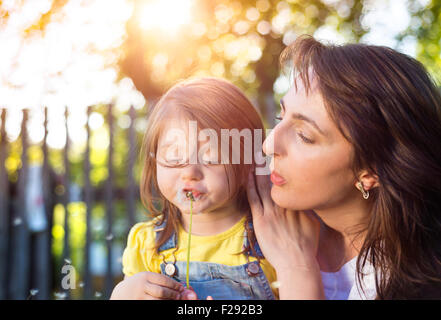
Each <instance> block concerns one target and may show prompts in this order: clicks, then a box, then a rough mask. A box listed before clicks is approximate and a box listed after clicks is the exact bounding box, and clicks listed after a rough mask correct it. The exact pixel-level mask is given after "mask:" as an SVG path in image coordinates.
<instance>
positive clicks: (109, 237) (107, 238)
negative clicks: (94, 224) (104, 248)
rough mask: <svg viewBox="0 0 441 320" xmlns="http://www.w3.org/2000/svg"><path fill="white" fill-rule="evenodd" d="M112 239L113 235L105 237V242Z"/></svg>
mask: <svg viewBox="0 0 441 320" xmlns="http://www.w3.org/2000/svg"><path fill="white" fill-rule="evenodd" d="M113 237H114V236H113V234H109V235H107V236H106V240H107V241H112V239H113Z"/></svg>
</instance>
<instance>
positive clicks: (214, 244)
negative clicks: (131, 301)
mask: <svg viewBox="0 0 441 320" xmlns="http://www.w3.org/2000/svg"><path fill="white" fill-rule="evenodd" d="M245 219H246V217H243V218H242V219H241V220H240V221H239V222H237V223H236V224H235V225H234V226H233V227H231V228H230V229H228V230H226V231H224V232H222V233H219V234H216V235H212V236H197V235H194V234H193V235H192V236H191V245H190V250H191V253H190V255H191V256H190V259H191V261H205V262H212V263H219V264H224V265H228V266H238V265H242V264H245V263H247V262H248V261H247V258H246V255H245V254H243V253H241V254H237V253H239V252H241V251H242V245H243V240H244V232H245V226H244V223H245ZM154 222H155V220H151V221H148V222H140V223H137V224H136V225H134V226H133V227H132V229H131V230H130V232H129V236H128V239H127V247H126V248H125V250H124V254H123V258H122V264H123V273H124V274H125V275H126V276H132V275H134V274H136V273H138V272H143V271H150V272H156V273H161V268H160V265H161V263H162V262H163V259H162V256H160V255H158V254H156V253H155V251H154V245H155V237H156V232H155V231H154V227H155V225H154ZM177 239H178V240H177V241H178V250H177V251H176V252H175V253H174V254H175V257H176V260H177V261H187V245H188V233H187V232H186V231H185V230H184V229H183V228H182V226H180V227H179V232H178V238H177ZM174 250H175V248H171V249H168V250H164V251H162V254H163V255H164V256H165V261H167V262H168V261H173V251H174ZM256 260H257V259H256V258H255V257H251V256H250V257H249V261H250V262H251V261H256ZM260 265H261V267H262V270H263V272H264V273H265V276H266V278H267V279H268V282H269V283H270V285H271V284H272V283H273V282H275V281H276V272H275V270H274V268H273V267H272V266H271V265H270V264H269V263H268V262H267V261H266V260H265V259H261V260H260ZM271 288H272V290H273V292H274V295H275V297H276V298H277V297H278V292H277V291H278V290H277V289H276V288H274V286H271Z"/></svg>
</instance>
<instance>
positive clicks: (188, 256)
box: [187, 191, 194, 288]
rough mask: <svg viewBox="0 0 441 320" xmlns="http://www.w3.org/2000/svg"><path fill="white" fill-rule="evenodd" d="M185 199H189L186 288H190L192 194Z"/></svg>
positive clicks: (188, 193)
mask: <svg viewBox="0 0 441 320" xmlns="http://www.w3.org/2000/svg"><path fill="white" fill-rule="evenodd" d="M187 198H190V227H189V229H188V246H187V288H190V280H189V276H188V273H189V266H190V244H191V224H192V220H193V200H194V197H193V193H192V192H191V191H190V192H187Z"/></svg>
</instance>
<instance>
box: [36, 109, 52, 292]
mask: <svg viewBox="0 0 441 320" xmlns="http://www.w3.org/2000/svg"><path fill="white" fill-rule="evenodd" d="M47 122H48V115H47V107H45V108H44V125H43V126H44V137H43V146H42V151H43V169H42V185H43V203H44V208H45V218H46V221H47V224H46V229H44V230H42V231H41V232H37V233H36V234H35V236H34V239H33V240H34V241H33V250H32V252H33V253H34V259H33V266H34V268H33V269H34V270H33V277H32V279H33V280H32V287H33V288H36V289H38V292H37V294H36V295H35V298H34V299H38V300H47V299H49V298H50V294H51V292H50V288H51V285H50V284H51V282H52V261H51V260H52V259H51V258H52V255H51V251H52V250H51V249H52V248H51V243H52V242H51V239H52V237H51V236H52V233H51V231H52V214H51V212H52V211H53V208H52V203H51V190H52V189H51V185H50V168H49V161H48V150H47V134H48V130H47Z"/></svg>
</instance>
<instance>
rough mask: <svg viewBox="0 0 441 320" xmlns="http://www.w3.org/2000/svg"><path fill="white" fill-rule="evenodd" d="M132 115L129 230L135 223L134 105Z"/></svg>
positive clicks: (129, 170)
mask: <svg viewBox="0 0 441 320" xmlns="http://www.w3.org/2000/svg"><path fill="white" fill-rule="evenodd" d="M129 116H130V126H129V134H128V138H129V162H128V165H127V177H128V181H127V183H128V186H127V214H128V216H129V221H128V228H127V229H128V230H127V234H128V232H129V230H130V228H131V227H132V226H133V225H134V224H135V192H136V188H135V181H134V178H133V168H134V166H135V154H136V150H135V145H136V137H135V108H133V106H131V107H130V111H129Z"/></svg>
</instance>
